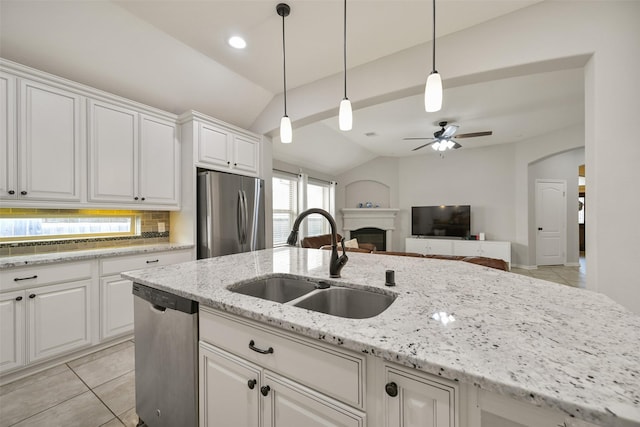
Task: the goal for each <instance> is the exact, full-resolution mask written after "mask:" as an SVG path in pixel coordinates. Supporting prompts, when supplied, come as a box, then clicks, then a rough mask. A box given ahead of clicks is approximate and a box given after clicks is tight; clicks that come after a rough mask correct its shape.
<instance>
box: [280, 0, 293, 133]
mask: <svg viewBox="0 0 640 427" xmlns="http://www.w3.org/2000/svg"><path fill="white" fill-rule="evenodd" d="M276 12H277V13H278V16H282V76H283V87H284V91H283V95H284V116H282V119H281V120H280V142H282V143H283V144H289V143H291V142H292V141H293V130H292V129H291V119H289V116H288V115H287V50H286V48H285V43H284V18H285V17H286V16H289V13H290V12H291V8H290V7H289V5H288V4H286V3H279V4H278V5H277V6H276Z"/></svg>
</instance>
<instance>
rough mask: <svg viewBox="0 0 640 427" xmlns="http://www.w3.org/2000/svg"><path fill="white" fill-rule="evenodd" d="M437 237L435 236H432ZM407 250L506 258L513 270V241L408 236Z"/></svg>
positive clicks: (433, 253) (421, 252) (424, 252)
mask: <svg viewBox="0 0 640 427" xmlns="http://www.w3.org/2000/svg"><path fill="white" fill-rule="evenodd" d="M432 237H435V238H432ZM405 251H406V252H416V253H419V254H423V255H457V256H482V257H487V258H497V259H501V260H504V261H505V262H506V263H507V265H508V267H509V270H511V242H498V241H493V240H491V241H490V240H453V239H450V238H449V239H442V238H438V237H437V236H429V238H417V237H407V238H406V239H405Z"/></svg>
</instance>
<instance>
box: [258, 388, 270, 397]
mask: <svg viewBox="0 0 640 427" xmlns="http://www.w3.org/2000/svg"><path fill="white" fill-rule="evenodd" d="M270 391H271V387H269V386H268V385H265V386H262V387H260V393H262V395H263V396H266V395H267V394H269V392H270Z"/></svg>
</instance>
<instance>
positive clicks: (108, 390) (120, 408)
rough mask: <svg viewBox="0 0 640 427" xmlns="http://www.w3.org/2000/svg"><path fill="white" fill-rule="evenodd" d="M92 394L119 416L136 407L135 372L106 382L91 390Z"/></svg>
mask: <svg viewBox="0 0 640 427" xmlns="http://www.w3.org/2000/svg"><path fill="white" fill-rule="evenodd" d="M93 392H94V393H95V394H96V395H97V396H98V397H99V398H100V400H102V403H104V404H105V405H107V407H108V408H109V409H111V411H112V412H113V413H114V414H116V415H118V416H120V415H122V414H124V413H125V412H127V411H128V410H130V409H133V408H135V407H136V385H135V372H133V371H131V372H128V373H126V374H124V375H123V376H121V377H118V378H116V379H114V380H111V381H109V382H106V383H104V384H102V385H100V386H98V387H96V388H95V389H93Z"/></svg>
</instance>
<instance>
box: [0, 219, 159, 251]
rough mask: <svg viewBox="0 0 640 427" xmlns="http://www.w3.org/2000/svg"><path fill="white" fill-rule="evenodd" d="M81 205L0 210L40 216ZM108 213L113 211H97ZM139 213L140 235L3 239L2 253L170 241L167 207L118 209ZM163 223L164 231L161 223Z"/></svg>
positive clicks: (98, 247)
mask: <svg viewBox="0 0 640 427" xmlns="http://www.w3.org/2000/svg"><path fill="white" fill-rule="evenodd" d="M81 212H82V211H81V210H79V209H26V208H20V209H16V208H3V209H0V214H3V215H11V216H16V215H17V216H37V215H38V214H40V215H42V214H55V215H64V214H68V215H74V214H79V213H81ZM95 212H97V213H109V212H110V211H95ZM119 212H123V213H128V214H135V215H139V216H140V235H136V236H118V237H90V238H69V239H57V240H39V241H23V242H13V243H0V256H11V255H35V254H44V253H51V252H66V251H76V250H86V249H100V248H107V247H116V246H132V245H151V244H158V243H169V212H165V211H119ZM159 223H164V231H159V227H158V224H159Z"/></svg>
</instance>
